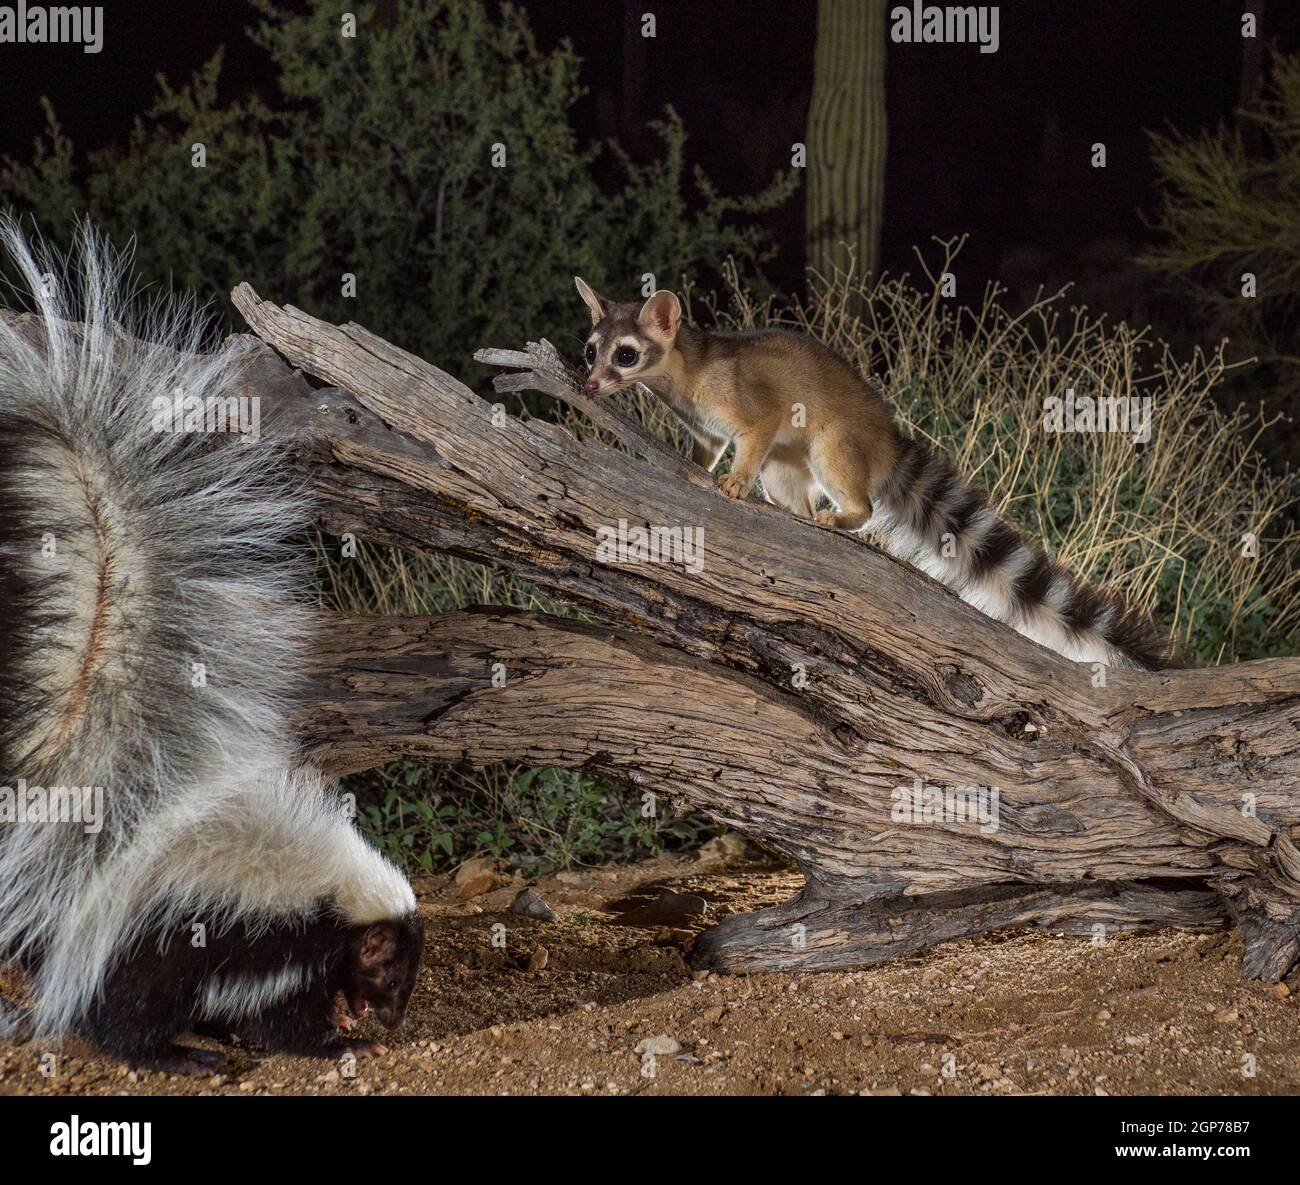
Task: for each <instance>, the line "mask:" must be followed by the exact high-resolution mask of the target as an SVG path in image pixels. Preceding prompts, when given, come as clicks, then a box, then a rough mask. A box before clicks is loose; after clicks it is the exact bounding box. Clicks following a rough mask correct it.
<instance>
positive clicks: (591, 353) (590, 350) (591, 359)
mask: <svg viewBox="0 0 1300 1185" xmlns="http://www.w3.org/2000/svg"><path fill="white" fill-rule="evenodd" d="M583 357H584V358H586V360H587V365H588V366H594V365H595V364H596V347H595V346H593V345H592V344H591V342H588V343H587V352H586V353H585V354H583Z"/></svg>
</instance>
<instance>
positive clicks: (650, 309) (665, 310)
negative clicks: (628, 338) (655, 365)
mask: <svg viewBox="0 0 1300 1185" xmlns="http://www.w3.org/2000/svg"><path fill="white" fill-rule="evenodd" d="M637 323H638V324H639V325H640V326H641V328H642V329H644V330H645V331H646V332H647V333H648V334H649V335H650V336H651V337H653V338H657V339H658V340H659V341H661V342H664V343H665V344H669V343H671V342H672V340H673V339H674V338H675V337H676V336H677V328H678V326H679V325H681V323H682V303H681V301H679V300H678V299H677V295H676V293H673V292H668V291H666V290H661V291H659V292H656V293H655V294H654V295H653V296H652V297H651V298H650V299H649V300H647V301H646V302H645V304H643V305H642V306H641V312H640V313H638V314H637Z"/></svg>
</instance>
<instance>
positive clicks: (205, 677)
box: [0, 217, 423, 1070]
mask: <svg viewBox="0 0 1300 1185" xmlns="http://www.w3.org/2000/svg"><path fill="white" fill-rule="evenodd" d="M0 247H2V248H3V254H4V255H7V257H8V262H9V265H10V267H9V271H10V272H11V273H12V274H13V275H15V276H16V277H17V283H16V288H17V290H18V291H19V293H20V295H22V296H24V298H25V302H26V303H28V304H29V305H30V306H31V307H32V309H33V311H34V312H35V313H36V314H37V316H25V317H24V316H17V315H14V314H10V315H5V316H0V598H2V600H0V607H2V610H3V611H2V612H0V959H4V960H6V961H8V962H11V963H13V964H16V965H17V966H19V967H21V968H22V969H23V970H24V971H25V972H26V973H27V976H28V980H29V983H30V986H31V997H32V1002H31V1007H30V1009H29V1011H28V1013H27V1014H26V1016H25V1017H24V1018H23V1027H24V1028H25V1029H26V1030H27V1031H28V1033H29V1035H30V1036H32V1037H34V1038H58V1037H61V1036H63V1035H66V1034H74V1033H75V1034H78V1035H81V1036H84V1037H86V1038H89V1039H90V1040H92V1041H93V1042H95V1043H96V1044H98V1045H99V1046H101V1047H102V1048H104V1049H106V1050H108V1051H111V1052H113V1053H115V1054H117V1055H119V1056H122V1057H125V1058H127V1059H129V1060H130V1061H132V1062H133V1063H136V1064H148V1063H156V1064H161V1065H164V1066H169V1067H173V1068H177V1069H192V1070H197V1069H198V1068H199V1062H198V1060H197V1059H198V1054H199V1051H197V1050H193V1049H187V1048H185V1047H183V1046H177V1045H175V1044H174V1038H175V1037H176V1036H178V1035H179V1034H181V1033H183V1032H186V1031H193V1030H195V1029H200V1030H202V1029H203V1028H204V1027H207V1028H208V1029H211V1028H212V1027H214V1026H215V1027H217V1028H219V1029H223V1030H224V1031H226V1032H229V1033H234V1034H237V1035H239V1036H241V1037H244V1038H247V1039H249V1040H251V1041H256V1042H258V1043H261V1044H264V1045H268V1046H272V1047H275V1048H281V1049H286V1050H292V1051H300V1052H314V1053H324V1054H328V1053H331V1052H334V1051H338V1050H342V1049H344V1048H347V1047H348V1046H349V1041H348V1039H347V1038H344V1037H342V1036H341V1035H340V1031H339V1030H340V1025H341V1023H343V1022H342V1018H341V1016H340V1014H339V1013H338V1012H337V1011H336V1000H337V997H338V996H339V994H340V993H341V994H342V995H343V996H344V997H345V998H346V1000H347V1004H348V1006H349V1007H350V1009H351V1010H352V1012H353V1014H354V1015H361V1014H364V1013H366V1012H369V1011H372V1010H373V1011H374V1012H375V1014H376V1015H377V1017H378V1019H380V1020H381V1021H383V1022H384V1023H386V1024H388V1025H390V1026H392V1025H396V1024H397V1023H398V1022H399V1021H400V1020H401V1019H402V1017H403V1015H404V1013H405V1010H406V1005H407V1003H408V1001H409V998H410V994H411V990H412V988H413V986H414V983H415V979H416V975H417V972H418V969H419V960H420V952H421V948H422V946H423V927H422V923H421V921H420V918H419V914H418V913H417V911H416V905H415V897H414V894H413V893H412V891H411V887H410V885H409V884H408V883H407V881H406V879H405V878H404V877H403V876H402V875H401V873H400V872H399V871H398V870H397V869H396V868H395V867H393V866H392V865H391V864H390V863H389V862H388V861H387V860H385V859H384V858H383V857H382V856H381V855H380V853H379V852H377V851H376V850H375V849H374V848H372V847H371V846H370V845H369V844H367V843H366V842H365V841H364V840H363V839H362V838H361V836H360V835H359V833H358V832H357V831H356V829H355V827H354V825H353V822H352V820H351V818H350V815H349V812H348V810H347V809H346V806H345V804H344V801H343V800H342V799H341V798H340V797H339V796H338V795H337V794H335V793H334V792H333V791H332V790H331V789H330V787H329V786H328V785H327V784H326V783H325V781H324V779H323V778H322V776H321V775H320V773H319V772H318V771H315V770H312V769H310V768H307V767H304V766H303V765H302V764H301V762H300V759H299V757H298V755H297V753H296V751H295V746H294V743H293V740H292V736H291V731H290V727H289V718H290V713H291V711H292V708H293V705H294V701H295V695H296V693H297V691H298V688H297V679H298V678H299V675H298V673H299V672H301V671H303V670H304V668H305V665H306V663H305V656H306V648H307V646H308V645H309V644H310V640H311V628H312V627H311V616H310V614H309V613H308V612H306V610H305V608H304V606H303V603H302V602H303V596H304V593H305V592H306V591H307V590H309V588H310V587H311V583H310V570H309V567H308V561H307V559H306V557H305V555H304V552H303V549H302V548H300V547H295V546H294V539H295V536H297V537H299V538H300V533H301V532H302V531H303V530H304V529H305V528H306V526H307V525H308V523H309V503H308V501H307V499H306V496H305V494H304V493H303V492H302V490H301V488H300V487H299V486H297V485H295V484H294V483H293V482H292V481H291V480H290V479H289V477H288V476H287V475H286V470H285V467H284V465H283V464H282V463H280V461H279V459H278V458H277V455H276V449H275V447H274V445H273V444H271V443H269V442H267V441H264V440H261V439H253V437H254V436H255V435H256V433H253V432H249V431H246V430H243V429H247V427H248V426H249V423H250V418H249V417H247V416H243V415H241V414H240V410H241V408H243V407H245V406H246V404H245V403H241V400H243V401H247V400H248V399H249V398H250V396H249V395H248V394H247V392H245V391H243V390H242V388H241V386H240V382H239V378H240V373H241V367H242V364H243V362H244V361H245V360H246V357H247V347H246V346H243V345H240V344H238V343H227V344H226V345H225V346H224V347H222V348H221V349H219V350H217V351H215V352H212V351H206V350H205V349H204V344H205V317H204V315H203V311H202V310H201V309H200V308H198V307H197V306H196V305H195V304H194V303H193V302H192V301H188V300H182V299H178V298H174V297H159V298H154V299H153V300H151V301H144V300H141V299H139V294H138V293H137V291H136V290H135V288H134V286H133V283H132V280H131V273H130V253H129V252H127V253H116V252H114V251H113V250H112V249H111V248H110V247H109V246H108V245H107V244H106V243H105V242H104V241H103V240H102V239H101V238H100V237H99V236H98V235H97V234H96V233H95V231H94V230H93V229H92V228H91V227H90V226H89V225H83V226H82V227H81V228H80V229H79V231H78V235H77V242H76V245H75V247H74V250H73V252H72V254H71V255H70V256H68V257H66V258H65V257H62V256H60V255H58V254H57V253H55V252H53V251H52V250H50V249H49V248H47V247H46V246H44V245H43V244H42V243H40V242H39V241H38V240H33V241H31V242H29V241H28V238H27V236H26V235H25V234H24V233H23V231H22V229H21V228H20V226H19V224H18V223H17V222H16V221H15V220H14V219H13V218H12V217H4V218H0ZM257 422H258V421H257V417H256V416H254V417H252V419H251V423H252V424H254V425H255V424H256V423H257ZM232 424H233V425H234V426H235V427H236V428H237V429H241V431H238V432H226V433H219V432H215V431H213V429H214V428H216V427H221V426H224V427H226V428H229V427H230V426H231V425H232ZM218 445H219V447H218ZM8 1027H9V1028H10V1029H11V1030H13V1029H14V1028H15V1027H16V1022H15V1020H14V1014H13V1013H11V1014H10V1020H9V1023H8ZM353 1045H354V1047H355V1048H356V1049H357V1050H358V1051H360V1052H375V1051H376V1050H377V1049H378V1048H381V1047H374V1046H368V1045H366V1044H364V1043H353Z"/></svg>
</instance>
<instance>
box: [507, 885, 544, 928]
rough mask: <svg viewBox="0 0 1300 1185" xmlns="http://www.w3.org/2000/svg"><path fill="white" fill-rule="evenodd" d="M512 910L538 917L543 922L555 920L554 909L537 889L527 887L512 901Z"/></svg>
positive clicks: (528, 916) (527, 916)
mask: <svg viewBox="0 0 1300 1185" xmlns="http://www.w3.org/2000/svg"><path fill="white" fill-rule="evenodd" d="M510 912H511V913H518V914H522V915H523V916H524V917H526V918H538V919H539V920H541V921H543V922H553V921H555V910H553V909H552V908H551V907H550V906H549V905H547V904H546V902H545V901H543V900H542V896H541V894H540V893H538V892H537V890H536V889H525V890H524V891H523V892H522V893H520V894H519V896H517V897H516V898H515V899H514V900H513V901H512V902H511V903H510Z"/></svg>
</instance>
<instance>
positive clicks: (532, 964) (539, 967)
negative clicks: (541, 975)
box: [528, 946, 551, 973]
mask: <svg viewBox="0 0 1300 1185" xmlns="http://www.w3.org/2000/svg"><path fill="white" fill-rule="evenodd" d="M550 957H551V956H550V952H549V951H548V950H547V949H546V947H544V946H535V947H534V948H533V953H532V955H531V957H530V958H529V960H528V970H529V971H530V972H533V973H536V972H538V971H545V970H546V964H547V962H549V960H550Z"/></svg>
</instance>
